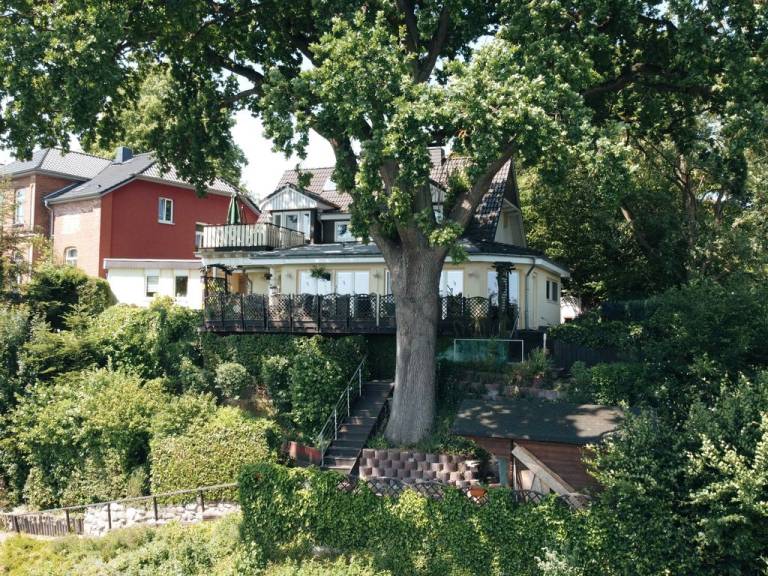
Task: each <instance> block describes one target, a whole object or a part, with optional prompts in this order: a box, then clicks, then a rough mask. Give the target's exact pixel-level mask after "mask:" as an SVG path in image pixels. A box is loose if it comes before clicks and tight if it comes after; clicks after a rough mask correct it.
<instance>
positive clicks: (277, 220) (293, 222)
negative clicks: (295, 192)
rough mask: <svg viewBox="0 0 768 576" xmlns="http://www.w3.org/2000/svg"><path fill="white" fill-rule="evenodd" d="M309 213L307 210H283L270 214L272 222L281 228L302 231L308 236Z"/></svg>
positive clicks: (309, 225)
mask: <svg viewBox="0 0 768 576" xmlns="http://www.w3.org/2000/svg"><path fill="white" fill-rule="evenodd" d="M310 220H311V215H310V213H309V212H283V213H282V214H272V223H273V224H275V225H276V226H282V227H283V228H290V229H291V230H296V231H297V232H303V233H304V236H306V237H307V238H309V233H310V228H311V224H310Z"/></svg>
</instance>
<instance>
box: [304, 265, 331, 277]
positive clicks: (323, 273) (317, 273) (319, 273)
mask: <svg viewBox="0 0 768 576" xmlns="http://www.w3.org/2000/svg"><path fill="white" fill-rule="evenodd" d="M309 275H310V276H311V277H312V278H316V279H317V280H330V279H331V273H330V272H328V270H326V269H325V268H324V267H323V266H315V267H314V268H312V270H311V271H310V273H309Z"/></svg>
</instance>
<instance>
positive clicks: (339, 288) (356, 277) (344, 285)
mask: <svg viewBox="0 0 768 576" xmlns="http://www.w3.org/2000/svg"><path fill="white" fill-rule="evenodd" d="M369 276H370V275H369V273H368V272H367V271H366V272H336V293H338V294H368V293H369V291H370V289H369V279H370V278H369Z"/></svg>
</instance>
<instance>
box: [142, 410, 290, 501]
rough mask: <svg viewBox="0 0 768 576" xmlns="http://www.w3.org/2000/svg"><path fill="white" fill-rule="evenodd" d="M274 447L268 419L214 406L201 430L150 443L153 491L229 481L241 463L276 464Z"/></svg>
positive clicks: (276, 437) (275, 441)
mask: <svg viewBox="0 0 768 576" xmlns="http://www.w3.org/2000/svg"><path fill="white" fill-rule="evenodd" d="M279 443H280V436H279V431H278V430H277V428H276V427H275V425H274V423H272V422H271V421H269V420H266V419H255V418H251V417H249V416H247V415H245V414H244V413H243V412H242V411H240V410H237V409H236V408H219V409H218V410H217V411H216V414H215V415H214V417H213V418H211V419H210V420H209V421H207V422H205V423H204V424H203V425H202V426H197V427H193V428H190V429H189V430H187V432H186V433H185V434H183V435H179V436H167V437H164V438H159V439H157V440H155V441H153V442H152V452H151V463H152V491H153V492H169V491H173V490H183V489H186V488H194V487H196V486H210V485H213V484H224V483H227V482H234V481H236V480H237V476H238V473H239V471H240V468H242V467H243V466H244V465H246V464H253V463H254V462H261V461H271V460H275V459H276V458H277V451H278V448H279Z"/></svg>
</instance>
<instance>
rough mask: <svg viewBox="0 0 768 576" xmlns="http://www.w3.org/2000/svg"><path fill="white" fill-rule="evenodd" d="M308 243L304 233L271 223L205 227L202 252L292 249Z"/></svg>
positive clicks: (201, 245)
mask: <svg viewBox="0 0 768 576" xmlns="http://www.w3.org/2000/svg"><path fill="white" fill-rule="evenodd" d="M305 243H306V239H305V238H304V233H303V232H299V231H297V230H291V229H290V228H282V227H280V226H276V225H275V224H271V223H269V222H257V223H256V224H221V225H216V226H204V227H203V238H202V242H201V244H200V246H199V248H200V249H201V250H248V249H255V248H291V247H293V246H303V245H304V244H305Z"/></svg>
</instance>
